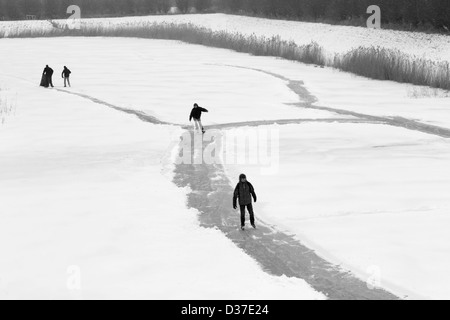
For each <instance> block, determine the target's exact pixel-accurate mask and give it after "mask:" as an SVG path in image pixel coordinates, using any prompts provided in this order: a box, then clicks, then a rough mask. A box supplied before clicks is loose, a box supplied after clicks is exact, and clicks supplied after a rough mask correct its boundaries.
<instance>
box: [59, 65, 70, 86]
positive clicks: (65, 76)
mask: <svg viewBox="0 0 450 320" xmlns="http://www.w3.org/2000/svg"><path fill="white" fill-rule="evenodd" d="M71 73H72V71H70V70H69V69H68V68H67V67H66V66H64V70H63V72H62V73H61V77H62V78H63V79H64V88H66V87H67V85H69V87H71V85H70V74H71Z"/></svg>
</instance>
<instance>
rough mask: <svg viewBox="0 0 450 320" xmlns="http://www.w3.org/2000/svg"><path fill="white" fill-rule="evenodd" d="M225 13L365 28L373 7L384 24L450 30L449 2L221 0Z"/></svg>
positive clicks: (409, 0)
mask: <svg viewBox="0 0 450 320" xmlns="http://www.w3.org/2000/svg"><path fill="white" fill-rule="evenodd" d="M218 3H219V5H220V7H221V9H222V10H226V11H229V12H234V13H239V12H241V13H247V14H254V15H261V16H265V17H273V18H288V19H298V20H306V21H329V22H335V23H343V22H345V23H349V24H355V25H363V23H364V22H365V21H366V19H367V17H368V14H367V13H366V11H367V8H368V7H369V6H370V5H378V6H379V7H380V8H381V18H382V23H383V24H385V25H386V24H387V25H398V26H406V27H409V28H411V29H417V28H423V29H425V28H426V29H444V30H447V31H448V29H450V1H449V0H218ZM352 22H353V23H352Z"/></svg>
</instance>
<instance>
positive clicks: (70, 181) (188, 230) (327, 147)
mask: <svg viewBox="0 0 450 320" xmlns="http://www.w3.org/2000/svg"><path fill="white" fill-rule="evenodd" d="M175 18H176V17H174V19H175ZM0 41H1V46H2V50H3V48H4V50H7V51H8V54H9V56H10V57H14V61H12V62H11V61H7V60H6V59H2V60H0V83H7V85H8V87H9V88H10V89H14V90H16V91H17V110H16V115H15V116H14V117H11V118H10V119H9V121H8V122H6V124H5V125H3V126H1V127H0V153H1V154H2V157H0V170H1V175H0V179H1V180H0V181H1V183H0V197H1V198H2V208H3V209H1V214H2V224H1V225H0V248H1V250H0V252H2V256H1V257H0V262H1V263H0V278H1V279H2V282H0V295H1V294H3V296H4V295H6V294H8V296H7V297H47V298H53V297H67V296H70V294H71V293H70V292H68V291H67V288H66V283H65V282H66V280H67V277H68V275H67V273H66V270H67V267H68V266H71V265H78V266H79V267H80V270H81V272H82V279H83V280H82V284H83V291H82V294H83V297H85V298H98V297H107V298H118V297H125V298H132V297H138V298H205V297H206V298H235V299H238V298H253V299H257V298H322V296H321V295H320V294H317V293H315V292H313V291H312V290H311V288H309V287H308V286H307V285H306V284H305V283H304V282H303V281H301V280H298V279H286V278H274V277H271V276H269V275H267V274H265V273H264V272H263V271H262V270H261V269H260V268H259V266H258V265H256V264H255V263H254V262H253V261H252V260H251V259H250V258H248V257H246V256H245V255H244V254H243V253H242V252H240V251H239V250H238V249H236V248H235V247H234V246H233V245H232V244H231V243H230V242H229V241H227V240H226V239H225V238H224V237H222V236H221V234H220V233H219V232H218V231H216V230H205V229H201V228H199V227H198V222H197V219H196V212H193V210H189V209H186V206H185V190H179V189H177V188H176V187H175V186H174V185H173V184H172V183H171V181H170V178H168V177H167V174H168V172H170V163H169V161H168V159H169V158H168V155H169V154H170V150H171V148H170V146H171V143H172V142H173V139H172V137H173V136H176V135H177V134H179V133H180V132H179V130H180V129H178V127H176V126H154V125H151V124H148V123H143V122H141V121H140V120H138V119H137V118H136V117H134V116H132V115H126V114H124V113H121V112H118V111H115V110H111V109H108V107H106V106H104V105H100V104H95V103H92V102H91V101H90V100H89V99H85V98H81V97H76V96H74V95H68V94H66V93H64V92H57V91H52V90H46V89H41V88H37V85H38V83H39V80H40V74H41V72H42V69H43V67H44V66H45V64H50V65H51V66H53V67H54V69H55V71H56V77H55V84H57V86H59V87H60V86H61V85H62V79H60V78H58V76H59V74H58V73H59V72H61V71H62V66H63V65H67V66H68V67H69V68H70V69H71V70H72V71H73V75H72V79H71V80H72V83H73V86H74V87H73V88H72V89H69V90H70V91H72V92H75V93H77V92H78V93H82V94H85V95H89V96H92V97H95V98H97V99H100V100H103V101H105V102H107V103H111V104H113V105H117V106H120V107H124V108H129V109H135V110H141V111H143V112H145V113H147V114H149V115H153V116H155V117H157V118H159V119H161V120H165V121H167V122H173V123H180V124H187V120H188V115H189V111H190V108H191V106H192V104H193V103H194V102H197V103H199V104H200V105H201V106H204V107H206V108H208V109H210V111H211V112H210V114H207V115H205V116H204V122H205V124H206V125H208V124H221V123H229V122H243V121H257V120H270V119H272V120H273V119H289V118H291V119H323V118H336V119H339V118H343V116H338V115H336V114H334V113H333V112H325V111H319V110H310V109H301V108H298V107H297V106H296V104H298V103H300V102H302V101H301V99H300V98H299V97H298V96H297V95H296V94H294V93H293V92H292V91H290V90H289V89H288V87H287V86H286V84H287V83H286V81H283V80H280V79H279V78H276V77H273V76H271V75H269V74H265V73H261V72H259V71H256V70H250V69H242V68H234V67H230V66H241V67H246V68H254V69H261V70H265V71H270V72H273V73H276V74H280V75H283V76H284V77H286V78H289V79H293V80H302V81H304V85H305V87H306V88H307V89H308V90H309V91H310V92H311V93H312V94H313V95H314V96H316V98H317V99H318V101H317V105H322V106H327V107H332V108H340V109H347V110H352V111H357V112H361V113H366V114H371V115H379V116H402V117H405V118H410V119H417V120H420V121H422V122H426V123H433V124H437V125H441V126H444V127H447V128H448V127H450V117H448V113H447V112H446V108H447V105H448V99H435V98H424V99H412V98H411V97H409V96H408V91H409V90H410V89H411V88H412V86H409V85H404V84H396V83H391V82H380V81H373V80H368V79H364V78H361V77H356V76H352V75H349V74H346V73H342V72H336V71H333V70H329V69H318V68H314V67H311V66H305V65H303V64H300V63H293V62H288V61H283V60H280V59H275V58H267V57H252V56H250V55H246V54H238V53H234V52H231V51H228V50H220V49H211V48H205V47H201V46H193V45H186V44H182V43H179V42H171V41H155V40H144V39H103V38H95V39H92V38H89V39H85V38H74V39H71V38H56V39H26V40H24V39H2V40H0ZM46 48H51V50H49V51H46ZM30 52H33V55H30V54H29V53H30ZM60 69H61V70H60ZM277 128H278V129H279V130H280V138H281V139H280V145H281V153H280V172H279V173H278V175H275V176H272V177H270V176H269V177H267V176H264V177H263V176H259V168H256V167H250V166H249V167H247V166H240V167H237V168H236V167H232V166H230V167H228V173H229V175H230V179H231V180H232V181H233V182H235V180H236V177H237V176H236V174H237V173H240V172H241V171H245V172H246V173H248V175H249V178H250V180H251V181H252V182H253V183H254V185H255V187H256V188H257V192H258V193H259V198H260V203H259V204H258V205H257V207H256V208H257V214H258V215H259V216H260V217H262V218H264V219H265V220H267V221H269V222H271V223H272V224H274V225H276V226H277V227H278V228H281V229H283V230H286V231H288V232H291V233H293V234H295V235H296V236H297V237H299V238H300V239H301V240H302V241H304V242H306V243H308V244H310V246H311V247H312V248H313V249H316V250H318V252H319V253H320V254H322V255H324V256H326V257H327V258H329V259H330V260H332V261H333V262H336V263H342V264H343V265H345V266H346V267H348V268H349V269H351V270H352V271H354V272H355V273H357V274H359V275H361V276H362V277H364V276H366V275H365V273H366V272H367V268H369V267H373V266H378V267H379V268H380V270H381V274H382V284H384V285H386V287H388V288H392V289H393V290H395V292H396V293H399V294H410V296H414V297H417V296H425V297H431V298H448V297H449V296H450V292H449V291H448V289H447V284H448V281H446V273H447V272H446V269H448V267H450V261H449V260H448V259H447V258H446V254H447V253H448V251H449V249H450V248H449V246H448V243H449V241H448V240H449V236H448V233H446V230H447V229H448V227H450V221H449V220H448V218H447V212H446V211H447V210H448V208H449V202H448V196H446V193H445V191H446V190H448V185H449V183H450V175H449V172H448V170H446V167H445V164H446V163H448V160H449V159H448V158H449V156H450V153H449V151H450V149H449V147H450V146H449V145H448V141H447V140H446V139H442V138H439V137H435V136H431V135H426V134H423V133H418V132H414V131H408V130H406V129H402V128H393V127H389V126H385V125H374V124H370V125H369V124H349V123H346V124H343V123H337V122H336V123H332V124H330V123H326V124H324V123H308V124H301V125H289V126H277ZM161 170H163V172H164V173H165V174H162V173H161ZM230 196H231V195H230ZM4 208H7V210H6V211H5V209H4ZM3 221H4V223H3ZM186 274H189V275H190V276H189V277H186ZM243 278H245V283H246V284H248V285H246V286H245V287H244V288H242V287H239V288H237V287H236V286H235V285H234V283H235V282H236V281H244V280H243ZM112 279H113V280H112ZM217 281H220V282H219V283H218V282H217ZM130 288H132V289H130ZM193 289H195V290H193Z"/></svg>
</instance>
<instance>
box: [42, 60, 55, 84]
mask: <svg viewBox="0 0 450 320" xmlns="http://www.w3.org/2000/svg"><path fill="white" fill-rule="evenodd" d="M53 73H54V71H53V69H52V68H50V67H49V66H48V65H46V66H45V69H44V71H43V72H42V80H41V86H43V87H46V88H48V87H52V88H53V80H52V77H53ZM44 78H45V79H44Z"/></svg>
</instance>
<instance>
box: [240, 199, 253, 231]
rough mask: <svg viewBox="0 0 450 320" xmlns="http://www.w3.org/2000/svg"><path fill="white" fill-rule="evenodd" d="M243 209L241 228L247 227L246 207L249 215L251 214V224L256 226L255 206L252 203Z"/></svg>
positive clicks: (242, 207)
mask: <svg viewBox="0 0 450 320" xmlns="http://www.w3.org/2000/svg"><path fill="white" fill-rule="evenodd" d="M240 207H241V226H243V227H244V226H245V207H247V210H248V213H249V214H250V223H251V224H252V225H254V224H255V213H254V212H253V205H252V204H251V203H250V204H248V205H246V206H240Z"/></svg>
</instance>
